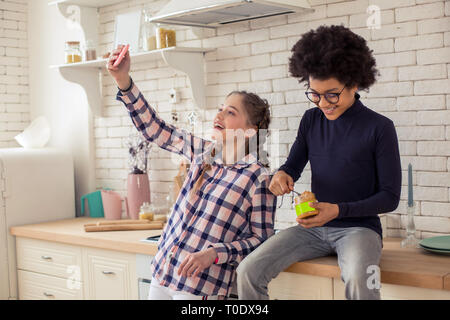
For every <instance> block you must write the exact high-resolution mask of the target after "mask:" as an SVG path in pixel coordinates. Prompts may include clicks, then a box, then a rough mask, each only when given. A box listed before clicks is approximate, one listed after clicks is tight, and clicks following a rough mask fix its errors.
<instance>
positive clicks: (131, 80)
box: [117, 77, 133, 93]
mask: <svg viewBox="0 0 450 320" xmlns="http://www.w3.org/2000/svg"><path fill="white" fill-rule="evenodd" d="M131 88H133V78H131V77H130V86H129V87H128V88H126V89H125V90H123V89H121V88H119V87H117V89H119V91H121V92H122V93H127V92H128V91H130V90H131Z"/></svg>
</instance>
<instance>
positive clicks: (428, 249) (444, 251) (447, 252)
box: [419, 244, 450, 256]
mask: <svg viewBox="0 0 450 320" xmlns="http://www.w3.org/2000/svg"><path fill="white" fill-rule="evenodd" d="M419 245H420V247H421V248H422V249H424V250H427V251H430V252H433V253H439V254H445V255H449V256H450V251H449V250H439V249H431V248H427V247H424V246H422V245H421V244H419Z"/></svg>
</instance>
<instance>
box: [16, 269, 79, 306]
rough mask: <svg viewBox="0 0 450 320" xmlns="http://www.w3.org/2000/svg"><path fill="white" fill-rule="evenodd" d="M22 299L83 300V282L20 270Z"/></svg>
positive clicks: (19, 278) (19, 279)
mask: <svg viewBox="0 0 450 320" xmlns="http://www.w3.org/2000/svg"><path fill="white" fill-rule="evenodd" d="M17 275H18V282H19V299H20V300H82V299H83V285H82V283H81V282H77V281H71V280H70V279H61V278H57V277H52V276H47V275H43V274H40V273H35V272H29V271H23V270H18V272H17Z"/></svg>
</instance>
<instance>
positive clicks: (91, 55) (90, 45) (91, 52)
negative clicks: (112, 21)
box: [84, 40, 97, 61]
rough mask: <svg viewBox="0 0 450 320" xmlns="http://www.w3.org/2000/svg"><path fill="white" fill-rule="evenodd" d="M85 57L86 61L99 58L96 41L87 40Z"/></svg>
mask: <svg viewBox="0 0 450 320" xmlns="http://www.w3.org/2000/svg"><path fill="white" fill-rule="evenodd" d="M84 57H85V60H86V61H92V60H96V59H97V52H96V51H95V46H94V42H93V41H92V40H87V41H86V43H85V45H84Z"/></svg>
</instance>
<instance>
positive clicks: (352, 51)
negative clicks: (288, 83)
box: [289, 25, 379, 90]
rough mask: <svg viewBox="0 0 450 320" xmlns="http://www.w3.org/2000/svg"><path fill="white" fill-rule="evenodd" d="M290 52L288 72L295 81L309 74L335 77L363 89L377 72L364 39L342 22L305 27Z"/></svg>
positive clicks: (317, 76)
mask: <svg viewBox="0 0 450 320" xmlns="http://www.w3.org/2000/svg"><path fill="white" fill-rule="evenodd" d="M292 52H293V55H292V57H291V58H290V60H289V72H290V73H291V75H292V76H293V77H296V78H299V82H305V81H306V82H307V83H309V76H311V77H313V78H315V79H319V80H326V79H329V78H336V79H337V80H338V81H339V82H341V83H343V84H346V85H347V86H349V87H354V86H357V88H358V89H359V90H366V89H368V88H369V87H370V86H371V85H372V84H374V83H375V81H376V76H377V75H378V74H379V72H378V70H377V69H376V68H375V66H376V62H375V59H374V57H373V56H372V50H370V49H369V47H368V46H367V43H366V40H365V39H364V38H363V37H361V36H359V35H357V34H355V33H353V32H352V31H351V30H350V29H348V28H346V27H344V26H342V25H339V26H336V25H334V26H320V27H318V28H317V29H316V30H310V31H308V32H307V33H305V34H304V35H303V36H302V37H301V39H300V40H299V41H298V42H297V43H296V44H295V45H294V47H293V48H292Z"/></svg>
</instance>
